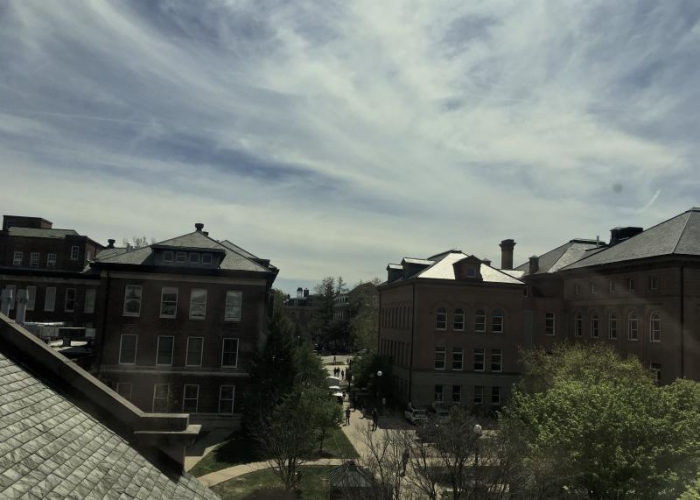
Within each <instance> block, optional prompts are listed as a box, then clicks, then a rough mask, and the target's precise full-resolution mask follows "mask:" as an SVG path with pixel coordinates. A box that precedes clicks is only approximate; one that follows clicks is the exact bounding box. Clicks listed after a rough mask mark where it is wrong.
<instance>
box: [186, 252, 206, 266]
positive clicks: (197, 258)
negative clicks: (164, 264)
mask: <svg viewBox="0 0 700 500" xmlns="http://www.w3.org/2000/svg"><path fill="white" fill-rule="evenodd" d="M201 261H202V256H201V254H199V253H198V252H190V253H189V255H188V256H187V262H188V263H190V264H199V263H200V262H201Z"/></svg>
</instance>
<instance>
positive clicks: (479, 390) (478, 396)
mask: <svg viewBox="0 0 700 500" xmlns="http://www.w3.org/2000/svg"><path fill="white" fill-rule="evenodd" d="M483 404H484V386H483V385H475V386H474V405H483Z"/></svg>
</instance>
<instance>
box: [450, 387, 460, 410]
mask: <svg viewBox="0 0 700 500" xmlns="http://www.w3.org/2000/svg"><path fill="white" fill-rule="evenodd" d="M455 388H457V391H455ZM455 395H456V396H457V398H455ZM452 404H456V405H460V404H462V386H461V385H453V386H452Z"/></svg>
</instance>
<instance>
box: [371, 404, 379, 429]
mask: <svg viewBox="0 0 700 500" xmlns="http://www.w3.org/2000/svg"><path fill="white" fill-rule="evenodd" d="M372 423H373V424H374V426H373V427H372V430H373V431H376V430H377V424H378V423H379V413H377V409H376V408H375V409H374V410H372Z"/></svg>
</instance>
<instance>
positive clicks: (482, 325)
mask: <svg viewBox="0 0 700 500" xmlns="http://www.w3.org/2000/svg"><path fill="white" fill-rule="evenodd" d="M474 331H476V332H485V331H486V314H485V313H484V311H482V310H478V311H476V314H475V315H474Z"/></svg>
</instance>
